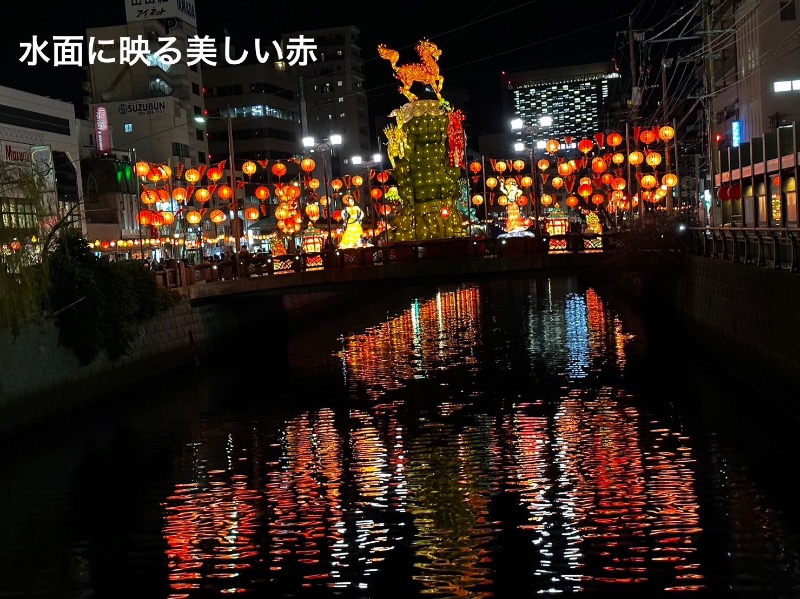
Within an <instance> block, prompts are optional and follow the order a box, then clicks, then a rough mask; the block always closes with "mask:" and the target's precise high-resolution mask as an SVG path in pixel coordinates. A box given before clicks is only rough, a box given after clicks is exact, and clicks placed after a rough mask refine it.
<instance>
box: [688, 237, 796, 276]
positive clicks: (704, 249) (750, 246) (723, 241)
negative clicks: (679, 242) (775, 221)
mask: <svg viewBox="0 0 800 599" xmlns="http://www.w3.org/2000/svg"><path fill="white" fill-rule="evenodd" d="M687 233H688V241H687V250H688V251H689V253H691V254H694V255H697V256H706V257H709V258H713V259H717V260H729V261H731V262H741V263H743V264H752V265H754V266H763V267H766V268H774V269H784V270H788V271H790V272H798V268H799V267H800V264H798V247H799V246H800V229H798V228H797V227H782V228H776V227H690V228H688V229H687Z"/></svg>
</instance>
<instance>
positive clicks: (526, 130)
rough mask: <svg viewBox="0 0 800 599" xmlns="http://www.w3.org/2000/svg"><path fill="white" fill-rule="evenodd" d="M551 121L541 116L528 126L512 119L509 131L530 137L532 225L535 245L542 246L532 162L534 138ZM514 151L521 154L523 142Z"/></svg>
mask: <svg viewBox="0 0 800 599" xmlns="http://www.w3.org/2000/svg"><path fill="white" fill-rule="evenodd" d="M552 122H553V119H552V117H549V116H543V117H541V118H540V119H539V123H538V124H534V125H529V124H526V123H524V122H523V121H522V119H514V120H513V121H511V130H512V131H520V132H521V133H522V134H524V135H528V136H530V153H529V159H530V166H531V177H532V178H533V186H532V187H531V201H532V202H533V213H534V218H535V219H536V221H535V223H534V232H535V235H536V239H537V243H538V244H542V224H541V222H540V220H539V217H540V212H541V210H540V207H539V201H540V197H541V194H540V193H539V178H538V177H537V176H536V165H535V164H534V161H535V160H536V137H537V136H538V135H539V134H540V133H541V131H542V128H543V127H548V126H550V125H551V124H552ZM514 149H515V150H516V151H518V152H521V151H522V150H524V149H525V144H524V143H523V142H518V143H516V144H514Z"/></svg>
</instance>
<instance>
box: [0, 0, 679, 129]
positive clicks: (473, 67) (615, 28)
mask: <svg viewBox="0 0 800 599" xmlns="http://www.w3.org/2000/svg"><path fill="white" fill-rule="evenodd" d="M125 2H126V0H111V1H109V0H103V1H102V2H101V1H100V0H86V1H84V2H80V3H78V2H73V3H55V4H54V5H52V6H51V7H49V8H48V9H47V10H46V11H43V12H42V13H41V14H37V15H36V18H35V19H34V18H26V19H24V20H23V21H19V22H14V23H13V24H12V23H9V24H7V27H6V32H5V34H4V35H3V36H2V38H0V44H2V54H3V56H4V57H5V61H6V66H5V67H4V69H3V70H2V75H0V83H1V84H2V85H6V86H8V87H12V88H16V89H21V90H24V91H29V92H33V93H37V94H41V95H46V96H50V97H53V98H58V99H63V100H67V101H72V102H77V101H78V99H79V98H80V81H81V74H80V70H79V69H78V67H69V66H60V67H53V66H52V64H50V65H44V66H36V67H34V66H27V65H24V64H23V63H20V62H19V58H20V57H21V56H22V49H21V48H20V46H19V44H20V42H30V41H31V39H32V36H34V35H37V36H38V37H39V40H40V41H41V40H43V39H44V40H48V41H51V44H52V36H53V35H83V34H84V32H85V29H86V28H88V27H101V26H106V25H115V24H119V23H122V22H124V19H125V5H126V4H125ZM656 5H658V7H657V8H655V6H656ZM195 6H196V10H197V20H198V30H199V34H200V35H209V36H212V37H215V38H216V39H219V38H220V37H221V36H222V35H224V34H223V31H224V30H227V33H228V35H230V37H231V38H232V40H233V42H234V44H236V45H237V46H241V47H243V48H248V49H250V48H253V47H254V39H255V38H256V37H259V38H261V40H262V42H265V41H266V42H267V43H268V44H271V41H272V40H279V39H280V37H281V35H282V34H283V33H287V32H302V31H304V30H311V29H315V28H321V27H335V26H346V25H356V26H358V27H359V28H360V29H361V38H362V39H361V46H362V52H363V57H364V60H365V65H364V74H365V77H366V88H367V90H366V91H367V94H368V96H369V98H370V105H371V109H372V110H373V111H375V112H376V113H377V114H380V113H383V112H384V111H385V113H387V114H388V111H390V110H391V108H392V107H396V106H398V105H400V104H402V103H404V101H405V100H404V98H403V97H402V96H401V95H400V94H399V93H398V91H397V82H396V81H395V79H394V78H393V76H392V70H391V67H390V66H389V64H388V62H387V61H385V60H383V59H381V58H380V57H378V54H377V50H376V49H375V48H376V46H377V45H378V44H379V43H385V44H386V45H387V46H389V47H391V48H393V49H396V50H398V51H400V55H401V59H400V62H401V64H402V63H405V62H416V61H417V56H416V53H415V52H414V46H415V45H416V43H417V42H418V41H419V40H420V39H423V38H428V39H430V40H432V41H434V42H435V43H436V44H437V45H438V46H439V47H440V48H441V49H442V56H441V58H440V60H439V65H440V69H441V73H442V75H443V76H444V78H445V83H444V88H443V95H444V96H445V97H447V88H448V85H451V86H458V87H461V88H466V89H467V90H469V91H470V94H471V98H472V108H473V116H472V119H473V126H474V127H475V128H476V129H479V130H480V132H481V133H491V132H497V131H499V130H501V129H500V127H502V123H501V122H500V120H499V119H500V115H497V114H496V112H494V111H495V110H496V109H497V108H499V102H500V88H501V85H500V82H501V75H502V72H503V71H510V72H513V71H520V70H526V69H539V68H550V67H555V66H559V65H568V64H581V63H588V62H596V61H602V60H612V59H613V60H616V61H617V63H618V64H619V65H620V66H622V68H627V69H629V68H630V67H629V60H628V46H627V37H626V35H625V31H626V30H627V28H628V25H629V20H632V22H633V25H634V27H636V28H643V27H644V26H645V24H647V25H648V26H650V27H654V28H655V29H657V28H658V27H664V26H666V24H668V23H671V22H674V21H675V20H676V19H677V18H678V17H679V16H680V15H681V14H683V12H685V11H686V10H688V8H689V7H688V5H683V4H680V3H666V2H665V3H660V2H659V3H655V2H636V1H634V0H620V1H618V2H593V3H588V2H583V1H580V2H574V3H572V5H569V4H567V3H563V2H544V1H541V0H540V1H529V2H522V3H519V4H515V3H512V2H493V3H484V4H482V5H480V7H479V8H478V9H475V8H473V7H472V6H473V3H471V2H470V3H466V2H463V3H458V2H453V3H450V4H444V5H433V4H431V3H430V2H419V1H415V2H405V3H383V4H380V3H368V4H364V5H363V6H364V9H363V10H358V11H356V10H342V7H343V3H333V2H330V1H325V2H320V1H319V0H308V1H305V2H299V3H284V4H282V5H279V4H273V3H270V5H267V4H265V3H259V2H252V1H251V2H243V1H242V0H226V1H225V2H211V1H204V0H199V1H196V2H195ZM334 6H335V7H336V8H337V9H338V10H334ZM93 7H96V8H93ZM651 24H652V25H651Z"/></svg>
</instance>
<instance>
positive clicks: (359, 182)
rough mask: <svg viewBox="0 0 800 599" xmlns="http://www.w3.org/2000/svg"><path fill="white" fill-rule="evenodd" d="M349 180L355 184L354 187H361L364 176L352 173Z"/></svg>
mask: <svg viewBox="0 0 800 599" xmlns="http://www.w3.org/2000/svg"><path fill="white" fill-rule="evenodd" d="M351 181H352V182H353V185H355V186H356V187H361V186H362V185H363V184H364V177H362V176H361V175H353V178H352V179H351Z"/></svg>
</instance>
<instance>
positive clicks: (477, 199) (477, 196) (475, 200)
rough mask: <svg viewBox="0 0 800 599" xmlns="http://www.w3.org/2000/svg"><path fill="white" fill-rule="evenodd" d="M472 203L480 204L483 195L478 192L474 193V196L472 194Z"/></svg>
mask: <svg viewBox="0 0 800 599" xmlns="http://www.w3.org/2000/svg"><path fill="white" fill-rule="evenodd" d="M472 203H473V204H474V205H476V206H480V205H481V204H483V196H482V195H481V194H479V193H476V194H475V195H474V196H472Z"/></svg>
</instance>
